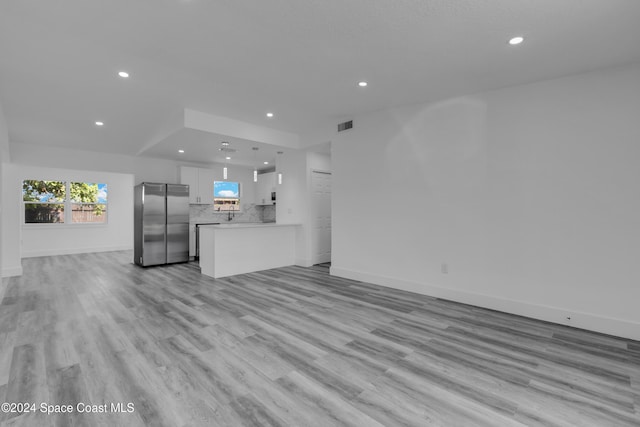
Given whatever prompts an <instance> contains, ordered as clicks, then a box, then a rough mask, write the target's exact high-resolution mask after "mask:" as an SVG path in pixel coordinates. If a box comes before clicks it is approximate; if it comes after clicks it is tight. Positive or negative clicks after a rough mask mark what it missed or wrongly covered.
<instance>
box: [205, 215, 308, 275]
mask: <svg viewBox="0 0 640 427" xmlns="http://www.w3.org/2000/svg"><path fill="white" fill-rule="evenodd" d="M299 227H300V225H298V224H276V223H234V224H230V223H227V224H219V225H202V226H200V239H199V240H200V242H199V243H200V272H201V273H202V274H204V275H206V276H211V277H215V278H218V277H226V276H232V275H234V274H243V273H251V272H253V271H259V270H267V269H270V268H277V267H285V266H288V265H294V264H295V258H296V233H297V232H298V228H299Z"/></svg>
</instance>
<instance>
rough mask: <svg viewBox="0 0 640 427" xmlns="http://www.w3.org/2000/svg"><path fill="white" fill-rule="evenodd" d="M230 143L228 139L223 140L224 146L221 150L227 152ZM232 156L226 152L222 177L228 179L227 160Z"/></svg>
mask: <svg viewBox="0 0 640 427" xmlns="http://www.w3.org/2000/svg"><path fill="white" fill-rule="evenodd" d="M228 147H229V143H228V142H227V141H222V148H220V151H222V152H225V153H226V152H227V151H228V150H229V149H228ZM230 158H231V157H229V156H228V155H226V154H225V158H224V159H225V160H224V167H223V168H222V179H224V180H226V179H227V176H228V173H227V171H228V170H227V160H229V159H230Z"/></svg>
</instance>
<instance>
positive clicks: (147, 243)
mask: <svg viewBox="0 0 640 427" xmlns="http://www.w3.org/2000/svg"><path fill="white" fill-rule="evenodd" d="M134 194H135V203H134V209H135V210H134V215H133V221H134V227H133V228H134V248H133V262H135V263H136V264H138V265H140V266H143V267H148V266H151V265H160V264H171V263H175V262H187V261H189V186H188V185H181V184H158V183H152V182H143V183H142V184H139V185H136V186H135V191H134Z"/></svg>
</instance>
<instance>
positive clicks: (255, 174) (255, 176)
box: [252, 147, 258, 182]
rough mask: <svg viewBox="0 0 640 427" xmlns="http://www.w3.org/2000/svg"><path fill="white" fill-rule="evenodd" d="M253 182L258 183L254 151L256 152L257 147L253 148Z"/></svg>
mask: <svg viewBox="0 0 640 427" xmlns="http://www.w3.org/2000/svg"><path fill="white" fill-rule="evenodd" d="M252 150H253V165H254V166H253V182H258V166H256V165H257V163H256V151H258V147H253V148H252Z"/></svg>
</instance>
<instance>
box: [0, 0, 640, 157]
mask: <svg viewBox="0 0 640 427" xmlns="http://www.w3.org/2000/svg"><path fill="white" fill-rule="evenodd" d="M638 22H640V1H638V0H535V1H534V0H393V1H391V0H348V1H344V0H340V1H337V0H305V1H299V2H296V1H287V0H271V1H264V0H215V1H210V0H134V1H132V0H109V1H103V0H59V1H43V0H40V1H37V0H1V1H0V103H1V104H2V106H3V109H4V113H5V116H6V120H7V123H8V127H9V133H10V140H11V141H12V142H14V143H21V142H25V143H32V144H43V145H51V146H61V147H68V148H78V149H84V150H93V151H104V152H112V153H122V154H131V155H144V156H154V157H168V158H175V159H179V158H180V157H179V156H180V155H179V154H178V152H177V149H178V146H179V145H180V144H181V143H183V142H184V139H181V138H176V135H173V136H170V137H168V138H164V139H162V138H161V139H157V135H158V134H159V133H161V130H162V129H163V127H164V126H165V124H166V122H167V121H168V120H169V119H170V118H172V117H175V116H176V115H178V114H180V113H181V112H182V111H183V110H184V109H185V108H187V109H192V110H195V111H199V112H203V113H206V114H211V115H213V116H217V117H226V118H230V119H233V120H237V121H242V122H246V123H248V124H252V125H257V126H262V127H266V128H273V129H277V130H280V131H286V132H291V133H295V134H299V135H301V141H303V142H304V141H305V138H304V135H305V134H306V133H308V132H312V131H314V129H316V128H319V127H322V126H324V125H326V124H331V125H332V126H334V125H335V124H336V123H337V122H338V121H339V120H341V119H343V118H349V117H352V116H354V115H356V114H358V113H362V112H366V111H373V110H378V109H381V108H385V107H389V106H392V105H400V104H410V103H418V102H428V101H432V100H438V99H442V98H445V97H450V96H456V95H461V94H468V93H474V92H479V91H484V90H490V89H496V88H500V87H505V86H510V85H516V84H523V83H527V82H532V81H538V80H543V79H548V78H553V77H559V76H563V75H568V74H573V73H579V72H584V71H589V70H593V69H597V68H601V67H607V66H615V65H622V64H626V63H631V62H638V61H640V43H638V41H640V25H639V24H638ZM514 35H523V36H524V37H525V38H526V40H525V42H524V43H523V44H522V45H520V46H517V47H513V46H509V45H508V44H507V40H508V39H509V38H510V37H511V36H514ZM120 70H126V71H128V72H129V73H130V74H131V77H130V78H129V79H126V80H125V79H122V78H120V77H118V76H117V72H118V71H120ZM360 80H366V81H368V82H369V86H368V87H367V88H364V89H363V88H359V87H358V86H357V82H358V81H360ZM268 111H272V112H274V113H275V117H274V118H272V119H268V118H267V117H266V116H265V113H266V112H268ZM96 120H101V121H103V122H105V126H103V127H101V128H98V127H96V126H95V125H94V122H95V121H96ZM179 132H180V133H179V134H178V135H177V136H183V137H184V138H186V139H187V140H189V141H192V144H191V145H192V146H193V150H195V151H190V152H189V153H188V156H193V157H192V158H193V159H199V160H200V161H202V160H203V159H207V161H209V160H210V159H209V158H208V157H207V156H212V155H213V154H212V148H211V146H208V145H207V141H210V143H211V144H213V147H215V149H217V148H218V146H219V143H220V141H221V140H222V139H221V138H223V137H224V138H226V139H230V138H228V137H229V136H233V135H226V136H225V135H216V134H215V132H210V133H211V135H204V134H202V132H199V131H193V130H188V129H185V130H181V131H179ZM243 143H244V144H246V145H250V144H251V141H244V142H243ZM155 144H157V145H155ZM262 148H264V151H263V153H265V155H266V152H267V151H268V149H269V148H270V147H266V146H265V147H262V146H261V149H262ZM271 148H272V147H271ZM271 151H273V149H272V150H271ZM185 154H187V153H185ZM252 154H253V153H251V154H249V155H252ZM270 155H273V153H271V154H270ZM190 158H191V157H190ZM211 160H213V159H211ZM245 160H246V159H245Z"/></svg>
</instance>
